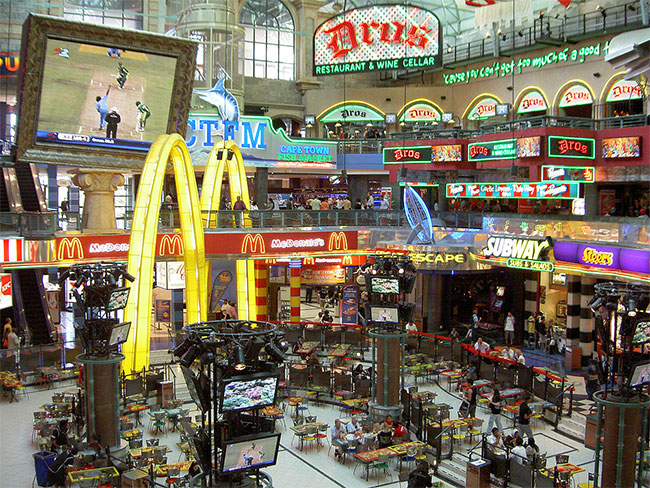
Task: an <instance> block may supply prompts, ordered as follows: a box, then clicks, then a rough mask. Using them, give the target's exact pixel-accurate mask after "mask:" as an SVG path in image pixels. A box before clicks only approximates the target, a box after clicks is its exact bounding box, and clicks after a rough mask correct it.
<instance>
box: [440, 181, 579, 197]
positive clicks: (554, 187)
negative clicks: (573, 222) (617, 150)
mask: <svg viewBox="0 0 650 488" xmlns="http://www.w3.org/2000/svg"><path fill="white" fill-rule="evenodd" d="M446 190H447V191H446V195H447V198H521V199H535V200H537V199H559V200H572V199H574V198H578V196H579V193H580V186H579V184H578V183H573V182H562V183H561V184H556V183H543V182H536V183H448V184H447V188H446Z"/></svg>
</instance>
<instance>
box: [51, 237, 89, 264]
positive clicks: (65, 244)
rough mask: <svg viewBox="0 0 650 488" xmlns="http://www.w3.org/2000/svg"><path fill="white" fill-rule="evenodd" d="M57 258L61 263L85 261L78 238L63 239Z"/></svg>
mask: <svg viewBox="0 0 650 488" xmlns="http://www.w3.org/2000/svg"><path fill="white" fill-rule="evenodd" d="M56 257H57V259H58V260H59V261H63V260H65V259H83V258H84V250H83V247H82V245H81V241H80V240H79V238H78V237H63V238H61V239H60V240H59V244H58V246H57V251H56Z"/></svg>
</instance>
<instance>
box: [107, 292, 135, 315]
mask: <svg viewBox="0 0 650 488" xmlns="http://www.w3.org/2000/svg"><path fill="white" fill-rule="evenodd" d="M129 291H131V289H130V288H116V289H115V290H113V291H112V292H111V294H110V296H109V297H108V304H107V305H106V311H107V312H113V311H115V310H122V309H123V308H124V307H126V303H127V302H128V301H129Z"/></svg>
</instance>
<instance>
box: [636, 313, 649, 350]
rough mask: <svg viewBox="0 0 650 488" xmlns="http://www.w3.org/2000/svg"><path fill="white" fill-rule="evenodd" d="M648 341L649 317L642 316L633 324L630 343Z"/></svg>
mask: <svg viewBox="0 0 650 488" xmlns="http://www.w3.org/2000/svg"><path fill="white" fill-rule="evenodd" d="M646 342H650V318H647V317H646V318H643V319H640V320H638V321H637V322H636V324H635V325H634V333H633V334H632V344H645V343H646Z"/></svg>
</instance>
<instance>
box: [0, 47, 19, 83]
mask: <svg viewBox="0 0 650 488" xmlns="http://www.w3.org/2000/svg"><path fill="white" fill-rule="evenodd" d="M19 68H20V55H19V53H17V52H15V51H10V52H6V51H5V52H0V78H18V69H19Z"/></svg>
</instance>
